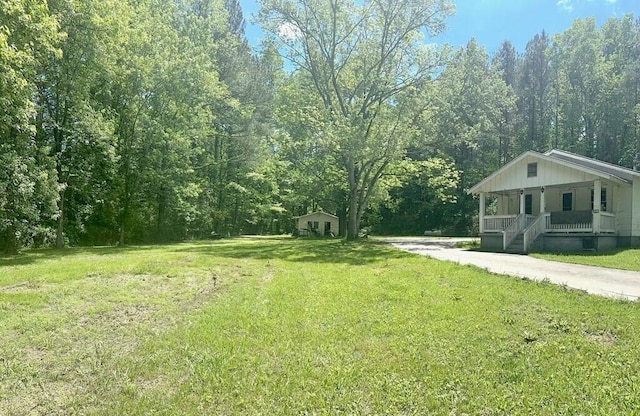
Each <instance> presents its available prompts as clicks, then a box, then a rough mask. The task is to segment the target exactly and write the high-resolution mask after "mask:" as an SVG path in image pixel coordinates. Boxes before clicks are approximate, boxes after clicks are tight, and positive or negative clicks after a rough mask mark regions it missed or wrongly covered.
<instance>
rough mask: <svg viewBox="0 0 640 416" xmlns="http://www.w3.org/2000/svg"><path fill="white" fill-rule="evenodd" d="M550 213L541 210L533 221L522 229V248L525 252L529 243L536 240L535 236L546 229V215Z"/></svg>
mask: <svg viewBox="0 0 640 416" xmlns="http://www.w3.org/2000/svg"><path fill="white" fill-rule="evenodd" d="M550 215H551V214H549V213H547V212H543V213H542V214H540V215H538V216H537V217H536V218H535V219H534V220H533V222H532V223H531V224H530V225H529V226H528V227H527V228H526V229H525V230H524V233H523V234H522V235H523V242H522V249H523V250H524V252H525V253H528V252H529V245H531V244H533V242H534V241H536V238H538V236H539V235H540V234H542V233H543V232H544V231H545V230H546V229H547V218H546V217H547V216H550Z"/></svg>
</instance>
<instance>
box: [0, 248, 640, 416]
mask: <svg viewBox="0 0 640 416" xmlns="http://www.w3.org/2000/svg"><path fill="white" fill-rule="evenodd" d="M639 317H640V307H639V306H638V304H637V303H633V302H627V301H620V300H613V299H608V298H600V297H595V296H590V295H587V294H585V293H583V292H580V291H568V290H566V289H564V288H562V287H560V286H554V285H551V284H548V283H544V282H542V283H536V282H532V281H528V280H521V279H517V278H512V277H506V276H498V275H492V274H489V273H486V272H484V271H482V270H479V269H477V268H473V267H465V266H459V265H456V264H453V263H444V262H439V261H436V260H432V259H429V258H424V257H419V256H414V255H411V254H407V253H403V252H400V251H396V250H392V249H390V248H387V247H385V246H384V245H381V244H378V243H375V242H371V241H370V242H366V243H360V244H347V243H344V242H342V241H339V240H294V239H288V238H273V239H268V238H242V239H236V240H222V241H216V242H211V243H209V242H207V243H191V244H179V245H171V246H157V247H132V248H119V249H115V248H99V249H72V250H65V251H63V252H55V251H34V252H27V253H26V254H24V255H21V256H19V257H16V258H2V259H0V337H1V339H2V343H0V414H43V415H44V414H100V415H121V414H127V415H147V414H160V415H175V414H187V415H189V414H194V415H195V414H198V415H199V414H225V415H226V414H239V415H245V414H265V415H271V414H421V415H422V414H434V415H454V414H455V415H461V414H474V415H475V414H484V415H503V414H504V415H514V414H523V415H524V414H526V415H529V414H543V415H558V414H589V415H598V414H600V415H611V414H634V412H636V411H637V409H638V408H639V406H640V352H639V351H640V348H639V346H640V319H638V318H639Z"/></svg>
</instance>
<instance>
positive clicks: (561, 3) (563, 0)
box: [556, 0, 618, 12]
mask: <svg viewBox="0 0 640 416" xmlns="http://www.w3.org/2000/svg"><path fill="white" fill-rule="evenodd" d="M580 1H581V0H557V1H556V6H558V7H559V8H561V9H563V10H566V11H568V12H570V11H573V7H574V3H580ZM582 1H585V0H582ZM600 1H601V2H603V3H605V4H608V5H613V4H616V2H617V1H618V0H586V2H587V3H594V2H600Z"/></svg>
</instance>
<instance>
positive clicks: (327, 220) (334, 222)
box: [293, 211, 340, 236]
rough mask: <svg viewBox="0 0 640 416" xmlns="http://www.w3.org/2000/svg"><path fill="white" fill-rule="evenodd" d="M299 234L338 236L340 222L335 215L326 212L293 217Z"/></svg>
mask: <svg viewBox="0 0 640 416" xmlns="http://www.w3.org/2000/svg"><path fill="white" fill-rule="evenodd" d="M293 218H294V219H295V220H296V221H297V222H296V229H297V230H298V234H299V235H302V236H306V235H324V236H336V235H338V233H339V231H340V220H339V219H338V217H336V216H335V215H332V214H329V213H326V212H321V211H319V212H312V213H311V214H306V215H300V216H299V217H293Z"/></svg>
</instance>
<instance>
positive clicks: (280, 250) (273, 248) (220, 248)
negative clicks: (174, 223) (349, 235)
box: [176, 238, 410, 265]
mask: <svg viewBox="0 0 640 416" xmlns="http://www.w3.org/2000/svg"><path fill="white" fill-rule="evenodd" d="M176 251H178V252H192V253H199V254H205V255H206V254H209V255H211V256H216V257H227V258H235V259H244V258H251V259H259V260H271V259H280V260H286V261H293V262H301V263H327V264H341V263H342V264H350V265H362V264H370V263H373V262H376V261H380V260H381V259H388V258H407V257H410V255H409V254H408V253H405V252H401V251H399V250H393V249H390V248H389V247H387V246H386V245H385V244H384V243H382V242H377V241H359V242H346V241H344V240H339V239H302V238H300V239H295V238H274V239H270V238H265V239H251V240H247V239H243V238H240V239H236V240H229V241H226V242H220V243H211V244H206V245H202V246H191V247H184V248H180V247H178V248H177V249H176Z"/></svg>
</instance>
